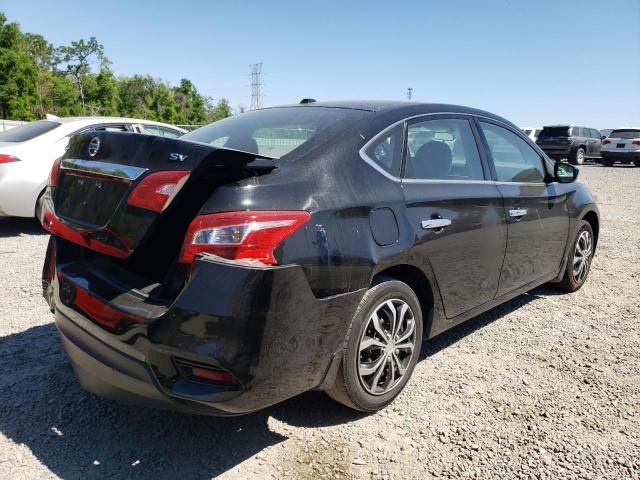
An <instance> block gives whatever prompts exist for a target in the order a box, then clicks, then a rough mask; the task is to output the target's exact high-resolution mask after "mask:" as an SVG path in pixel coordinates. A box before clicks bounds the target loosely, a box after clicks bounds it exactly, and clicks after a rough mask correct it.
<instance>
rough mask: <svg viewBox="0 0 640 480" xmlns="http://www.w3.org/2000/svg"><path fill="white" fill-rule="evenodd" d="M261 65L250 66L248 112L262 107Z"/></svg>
mask: <svg viewBox="0 0 640 480" xmlns="http://www.w3.org/2000/svg"><path fill="white" fill-rule="evenodd" d="M261 75H262V63H254V64H253V65H251V107H249V110H257V109H258V108H260V107H261V106H262V93H261V92H260V88H261V87H262V80H261V79H260V77H261Z"/></svg>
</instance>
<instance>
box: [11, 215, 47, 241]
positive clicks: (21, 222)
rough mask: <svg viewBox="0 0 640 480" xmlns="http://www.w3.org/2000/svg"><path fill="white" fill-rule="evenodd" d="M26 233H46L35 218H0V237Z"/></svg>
mask: <svg viewBox="0 0 640 480" xmlns="http://www.w3.org/2000/svg"><path fill="white" fill-rule="evenodd" d="M21 233H26V234H28V235H48V232H46V231H45V230H44V229H43V228H42V226H41V225H40V222H38V221H37V220H36V219H35V218H7V217H5V218H0V238H4V237H17V236H19V235H20V234H21Z"/></svg>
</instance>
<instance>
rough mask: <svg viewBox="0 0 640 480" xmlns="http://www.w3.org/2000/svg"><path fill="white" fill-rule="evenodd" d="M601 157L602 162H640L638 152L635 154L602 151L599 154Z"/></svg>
mask: <svg viewBox="0 0 640 480" xmlns="http://www.w3.org/2000/svg"><path fill="white" fill-rule="evenodd" d="M600 155H601V156H602V160H605V161H614V162H627V163H630V162H639V161H640V151H637V152H610V151H608V150H603V151H601V152H600Z"/></svg>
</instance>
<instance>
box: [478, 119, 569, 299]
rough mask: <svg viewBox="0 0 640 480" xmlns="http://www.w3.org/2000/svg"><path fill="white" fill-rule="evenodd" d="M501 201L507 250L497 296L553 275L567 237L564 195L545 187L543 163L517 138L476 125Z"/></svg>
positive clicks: (502, 128)
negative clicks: (483, 141) (505, 225)
mask: <svg viewBox="0 0 640 480" xmlns="http://www.w3.org/2000/svg"><path fill="white" fill-rule="evenodd" d="M478 123H479V125H480V130H481V131H482V133H483V135H484V139H485V142H486V145H487V147H488V153H489V156H490V158H491V160H492V164H491V165H492V167H493V170H494V175H495V177H494V178H496V180H497V181H496V185H497V187H498V189H499V190H500V193H501V194H502V196H503V198H504V218H505V220H506V222H507V235H508V241H507V251H506V255H505V258H504V266H503V268H502V274H501V276H500V284H499V287H498V296H500V295H502V294H504V293H507V292H510V291H512V290H515V289H517V288H519V287H522V286H525V285H528V284H530V283H532V282H535V281H536V280H539V279H541V278H542V277H544V276H546V275H549V274H552V273H553V274H557V273H558V271H559V268H560V264H561V262H562V259H563V255H564V249H565V246H566V243H567V236H568V235H569V214H568V210H567V198H566V195H565V194H564V193H562V192H560V191H558V189H557V184H556V183H547V182H546V180H547V178H548V177H547V175H546V167H545V164H544V159H543V158H542V157H541V156H540V155H539V154H538V152H536V151H535V150H534V149H533V148H532V147H531V146H529V144H527V143H526V142H525V141H524V140H523V139H522V138H521V137H520V135H519V134H517V133H516V132H515V131H512V130H510V129H508V128H506V127H505V126H500V125H498V124H497V123H494V122H491V121H489V120H486V121H485V120H482V121H480V122H478Z"/></svg>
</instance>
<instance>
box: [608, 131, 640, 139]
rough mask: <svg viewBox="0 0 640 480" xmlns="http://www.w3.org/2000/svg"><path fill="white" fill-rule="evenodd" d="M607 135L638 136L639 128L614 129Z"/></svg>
mask: <svg viewBox="0 0 640 480" xmlns="http://www.w3.org/2000/svg"><path fill="white" fill-rule="evenodd" d="M609 137H611V138H628V139H631V138H640V130H635V129H634V130H631V129H625V130H614V131H613V132H611V133H610V134H609Z"/></svg>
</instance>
